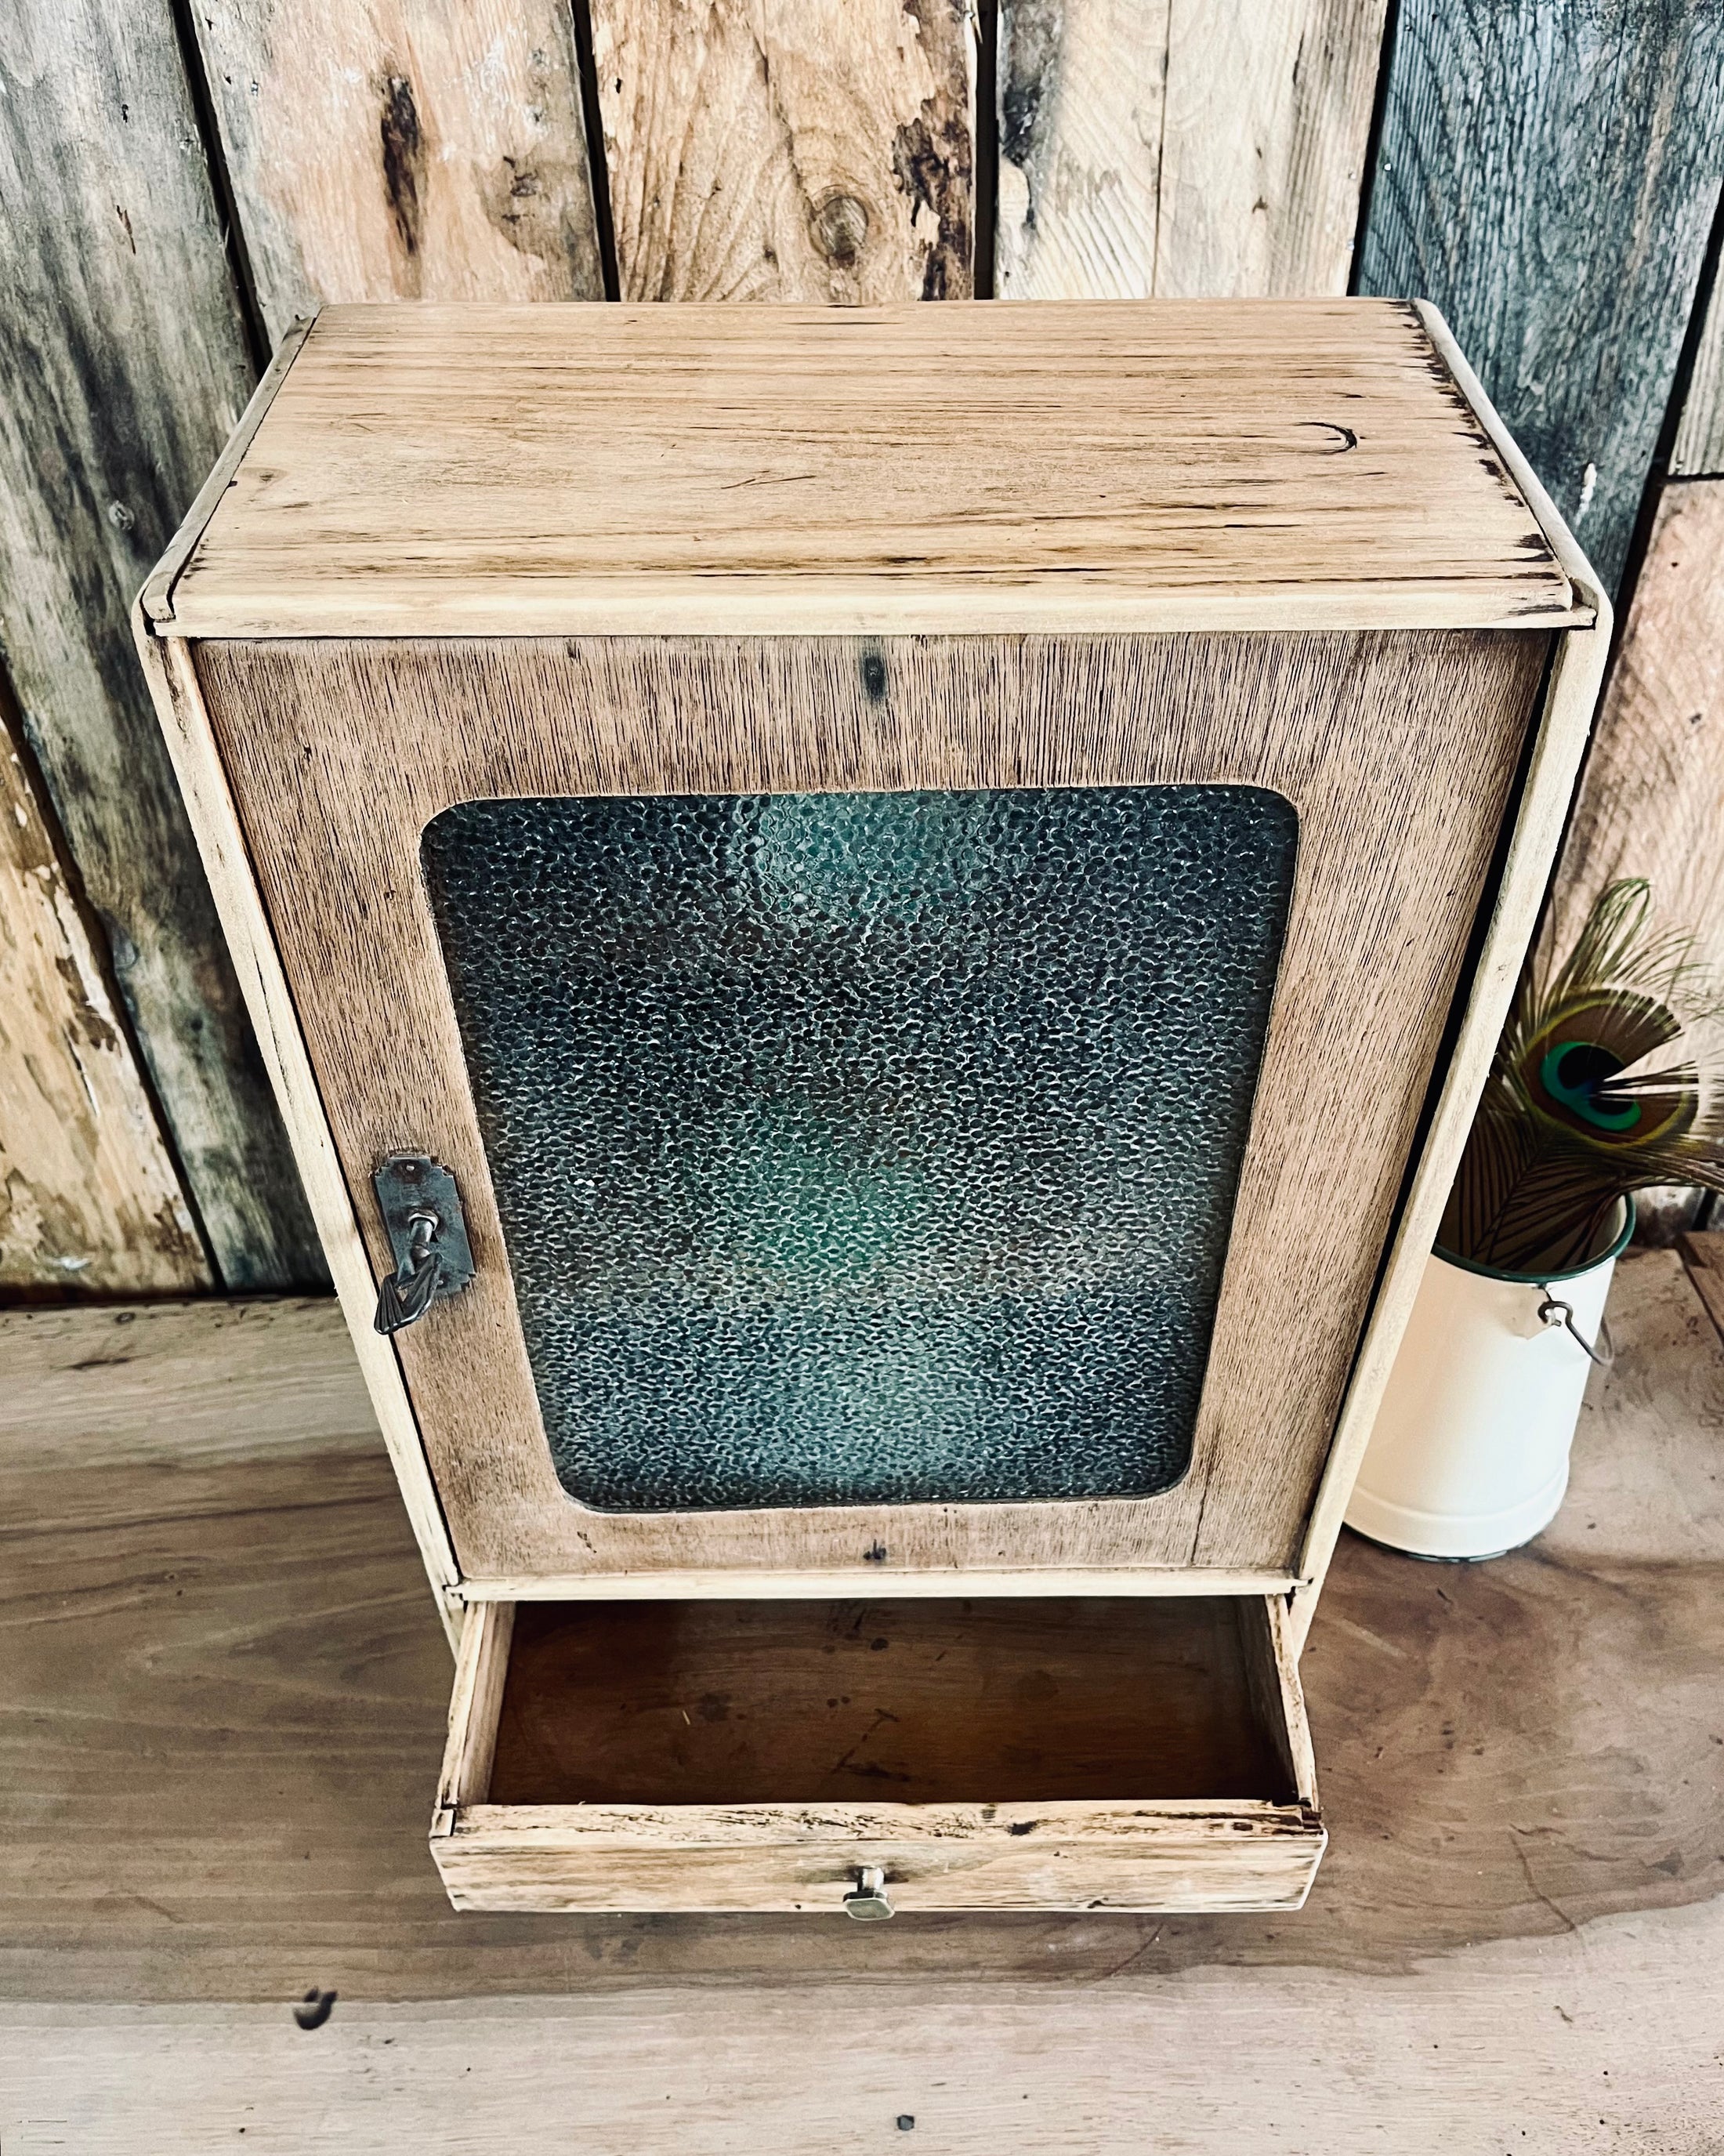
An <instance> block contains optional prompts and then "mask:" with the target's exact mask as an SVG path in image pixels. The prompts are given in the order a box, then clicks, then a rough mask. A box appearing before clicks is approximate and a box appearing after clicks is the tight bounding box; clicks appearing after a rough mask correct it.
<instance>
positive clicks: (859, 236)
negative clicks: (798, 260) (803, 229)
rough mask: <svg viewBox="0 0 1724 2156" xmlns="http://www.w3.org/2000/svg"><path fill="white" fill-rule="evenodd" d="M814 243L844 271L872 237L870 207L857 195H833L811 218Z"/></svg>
mask: <svg viewBox="0 0 1724 2156" xmlns="http://www.w3.org/2000/svg"><path fill="white" fill-rule="evenodd" d="M809 228H810V229H811V231H812V232H813V239H814V244H815V246H816V247H818V249H819V250H820V252H821V253H822V254H824V256H825V257H826V259H827V260H828V261H829V262H830V263H832V264H834V265H835V266H836V267H837V268H839V269H850V268H852V267H853V266H854V263H855V260H856V258H857V256H858V255H859V254H860V253H861V252H862V246H863V243H864V241H865V239H867V237H868V208H867V205H866V203H859V202H858V201H857V199H856V198H855V197H854V195H846V194H829V195H828V196H826V198H824V200H823V201H821V202H819V203H817V204H816V205H815V207H814V211H813V215H812V217H811V218H809Z"/></svg>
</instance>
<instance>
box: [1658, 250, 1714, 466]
mask: <svg viewBox="0 0 1724 2156" xmlns="http://www.w3.org/2000/svg"><path fill="white" fill-rule="evenodd" d="M1670 473H1671V475H1672V477H1674V478H1683V479H1686V478H1699V477H1701V475H1712V474H1717V473H1724V277H1721V278H1720V279H1719V280H1718V281H1717V283H1716V285H1713V287H1712V298H1711V305H1709V306H1708V307H1707V309H1706V321H1705V323H1704V325H1703V326H1702V327H1701V333H1700V345H1699V348H1698V350H1697V351H1696V353H1695V355H1694V372H1693V373H1692V374H1691V376H1690V377H1689V379H1688V394H1687V396H1686V398H1684V399H1683V402H1682V417H1681V419H1680V423H1678V425H1677V428H1676V439H1675V444H1674V446H1673V447H1672V449H1671V451H1670Z"/></svg>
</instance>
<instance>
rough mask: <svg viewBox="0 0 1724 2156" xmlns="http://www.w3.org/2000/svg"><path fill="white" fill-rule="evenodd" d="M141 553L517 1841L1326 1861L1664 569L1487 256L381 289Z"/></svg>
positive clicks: (669, 1885) (162, 654) (504, 1854)
mask: <svg viewBox="0 0 1724 2156" xmlns="http://www.w3.org/2000/svg"><path fill="white" fill-rule="evenodd" d="M136 626H137V631H138V640H139V645H140V649H141V652H142V654H143V658H144V662H145V665H146V670H147V671H148V673H149V675H150V679H151V685H152V688H153V690H154V693H155V695H156V701H157V705H158V708H159V710H160V711H161V715H162V723H163V726H164V727H165V729H166V731H167V737H168V740H169V743H170V746H171V747H172V752H173V755H174V758H175V762H176V766H177V770H178V772H179V774H180V778H181V782H182V787H183V788H184V792H185V795H186V799H187V807H188V809H189V812H190V814H191V816H192V822H193V824H194V826H195V828H196V829H197V832H198V839H199V844H200V845H201V847H202V849H203V856H204V860H205V861H206V863H207V865H208V870H209V873H210V877H211V880H212V883H213V886H214V889H215V892H216V896H217V901H218V905H219V906H220V908H221V911H222V916H223V921H224V924H225V927H226V929H227V932H228V937H229V939H230V941H231V942H232V944H233V950H234V954H235V957H236V960H237V962H238V963H239V970H240V974H241V978H242V981H243V983H244V988H245V992H246V994H247V997H248V999H249V1005H250V1009H251V1012H252V1016H253V1018H254V1022H255V1024H256V1027H257V1030H258V1034H259V1040H260V1043H261V1045H262V1047H263V1050H264V1056H265V1058H266V1060H267V1061H268V1062H269V1067H270V1070H271V1074H272V1076H273V1079H274V1081H275V1086H276V1089H277V1091H278V1094H279V1096H280V1101H281V1105H282V1108H283V1111H284V1114H285V1117H286V1119H287V1122H288V1125H289V1127H290V1132H291V1133H292V1137H293V1140H294V1143H295V1149H296V1154H297V1158H298V1159H299V1162H300V1168H301V1170H302V1173H303V1174H304V1176H305V1183H306V1188H307V1190H308V1193H310V1199H311V1203H312V1205H313V1208H314V1210H315V1212H316V1217H317V1220H318V1224H319V1227H320V1229H321V1234H322V1236H323V1240H324V1242H325V1245H326V1249H327V1250H328V1253H329V1259H330V1264H331V1270H332V1271H333V1273H334V1276H335V1279H336V1286H337V1289H338V1291H339V1292H340V1294H341V1299H342V1302H343V1305H344V1307H345V1309H346V1314H347V1317H348V1319H349V1322H350V1324H351V1328H352V1332H353V1337H354V1341H355V1344H356V1347H357V1351H358V1353H359V1356H360V1359H361V1362H362V1364H363V1366H364V1368H365V1372H366V1376H367V1382H368V1383H369V1385H370V1387H371V1391H372V1398H373V1399H374V1401H375V1403H376V1405H377V1414H378V1419H379V1421H380V1423H381V1424H382V1430H383V1433H384V1436H385V1439H386V1440H387V1443H388V1445H389V1447H390V1450H391V1453H392V1455H393V1460H394V1462H395V1465H396V1468H397V1471H398V1475H399V1476H400V1480H401V1484H402V1489H403V1496H404V1497H405V1500H406V1503H407V1506H408V1511H409V1512H410V1514H411V1516H412V1518H413V1526H414V1528H415V1531H416V1532H417V1534H418V1538H419V1542H420V1545H421V1548H422V1549H423V1553H424V1556H425V1560H426V1564H427V1568H428V1572H429V1573H430V1577H431V1580H432V1584H433V1586H434V1590H435V1592H436V1594H437V1598H438V1603H439V1609H440V1610H441V1611H442V1613H443V1615H444V1620H445V1622H446V1623H447V1625H449V1630H450V1635H451V1638H452V1640H454V1641H455V1642H456V1643H457V1646H458V1662H457V1675H456V1681H455V1692H454V1704H453V1707H452V1711H451V1719H450V1737H449V1753H448V1758H447V1760H446V1762H445V1767H444V1778H443V1784H442V1787H441V1789H440V1790H439V1794H438V1798H437V1803H436V1808H435V1813H434V1825H433V1830H432V1849H433V1851H434V1855H435V1856H436V1860H437V1862H438V1864H439V1867H440V1868H441V1871H442V1872H443V1876H444V1880H445V1881H446V1883H447V1885H448V1887H449V1892H450V1894H451V1897H453V1899H454V1901H455V1902H456V1903H457V1904H458V1905H459V1906H461V1907H493V1908H564V1909H643V1910H666V1909H679V1908H711V1909H804V1908H805V1909H819V1908H826V1909H829V1910H834V1911H836V1910H839V1909H841V1908H848V1909H849V1912H850V1913H851V1914H853V1915H857V1916H880V1915H885V1914H887V1913H890V1911H891V1910H892V1909H893V1908H895V1907H901V1908H905V1909H916V1908H959V1907H974V1908H1013V1907H1035V1908H1073V1909H1077V1908H1095V1907H1106V1908H1168V1909H1175V1908H1178V1909H1190V1908H1250V1907H1292V1906H1296V1905H1297V1904H1298V1902H1300V1901H1301V1899H1302V1898H1303V1897H1304V1895H1305V1892H1306V1890H1307V1888H1308V1886H1309V1884H1310V1881H1311V1876H1312V1874H1313V1872H1314V1871H1315V1868H1316V1863H1317V1860H1318V1858H1319V1856H1320V1855H1321V1850H1322V1846H1323V1838H1324V1836H1323V1828H1322V1825H1321V1819H1320V1816H1319V1814H1318V1811H1317V1808H1316V1779H1315V1773H1314V1768H1313V1764H1312V1759H1311V1743H1310V1738H1309V1735H1308V1732H1307V1731H1306V1722H1305V1713H1304V1707H1303V1704H1302V1701H1301V1694H1300V1688H1299V1677H1298V1668H1297V1660H1298V1645H1299V1642H1300V1641H1301V1639H1302V1638H1303V1636H1304V1633H1305V1630H1306V1627H1307V1625H1309V1622H1310V1619H1311V1607H1312V1604H1313V1602H1314V1600H1315V1598H1316V1594H1317V1591H1318V1589H1319V1587H1320V1585H1321V1578H1322V1574H1323V1571H1324V1568H1325V1567H1326V1563H1327V1562H1328V1558H1329V1554H1330V1552H1331V1548H1332V1546H1333V1543H1334V1540H1335V1537H1336V1535H1337V1532H1338V1529H1339V1523H1340V1518H1341V1514H1342V1507H1343V1506H1344V1504H1345V1501H1346V1497H1347V1487H1348V1484H1349V1481H1350V1479H1351V1477H1352V1473H1353V1471H1354V1468H1355V1466H1356V1465H1357V1460H1358V1457H1359V1455H1360V1453H1361V1451H1362V1447H1363V1445H1364V1441H1365V1439H1366V1437H1367V1435H1368V1431H1369V1426H1370V1420H1371V1415H1372V1412H1373V1405H1374V1403H1375V1400H1376V1399H1377V1396H1378V1391H1379V1389H1380V1388H1381V1385H1382V1383H1383V1379H1384V1378H1385V1376H1386V1374H1387V1370H1388V1363H1389V1361H1390V1360H1391V1358H1392V1357H1393V1351H1394V1347H1395V1344H1396V1342H1397V1339H1398V1334H1399V1330H1400V1327H1401V1326H1402V1324H1403V1322H1404V1318H1405V1316H1406V1312H1407V1310H1408V1305H1409V1302H1410V1299H1411V1296H1412V1294H1413V1292H1414V1288H1415V1287H1416V1285H1417V1279H1418V1274H1419V1265H1420V1262H1421V1258H1422V1254H1423V1252H1424V1250H1426V1249H1428V1247H1429V1243H1430V1240H1431V1238H1432V1235H1433V1232H1434V1226H1435V1221H1436V1218H1437V1215H1438V1214H1439V1210H1440V1208H1441V1205H1442V1202H1443V1199H1444V1195H1445V1193H1446V1189H1447V1185H1448V1182H1449V1178H1450V1176H1451V1174H1452V1173H1453V1169H1454V1165H1455V1159H1456V1158H1457V1155H1458V1152H1459V1149H1460V1144H1461V1142H1462V1140H1463V1138H1464V1137H1465V1130H1466V1127H1467V1123H1468V1120H1469V1117H1470V1113H1471V1110H1472V1106H1473V1105H1474V1102H1475V1099H1476V1096H1477V1094H1478V1091H1479V1088H1480V1084H1481V1082H1482V1079H1483V1075H1484V1071H1485V1065H1486V1062H1487V1060H1488V1057H1489V1054H1490V1050H1491V1045H1492V1043H1493V1041H1494V1039H1495V1036H1496V1030H1497V1029H1498V1027H1499V1025H1500V1024H1501V1018H1502V1015H1503V1012H1504V1009H1505V1008H1506V1002H1507V998H1508V995H1509V993H1510V990H1511V986H1512V983H1513V980H1514V978H1515V975H1516V972H1517V970H1518V968H1519V964H1520V962H1521V957H1522V954H1523V952H1524V949H1525V947H1526V942H1527V940H1528V937H1529V936H1530V933H1531V930H1532V923H1533V921H1534V919H1535V917H1536V915H1537V909H1538V906H1539V903H1540V900H1541V897H1542V891H1543V886H1544V882H1545V879H1546V876H1547V872H1548V869H1549V865H1550V861H1551V858H1552V852H1553V850H1554V847H1555V844H1556V839H1557V834H1558V831H1559V829H1560V827H1561V823H1562V817H1563V815H1564V813H1565V811H1566V808H1567V806H1568V798H1569V795H1570V793H1571V790H1572V787H1573V779H1574V774H1575V771H1576V767H1577V764H1578V757H1579V755H1580V752H1581V749H1582V747H1583V742H1584V740H1585V736H1586V731H1587V726H1588V721H1589V719H1590V715H1591V710H1592V706H1593V700H1594V697H1595V696H1596V692H1597V689H1598V680H1599V677H1600V674H1601V671H1602V661H1603V652H1604V649H1605V647H1606V645H1607V644H1608V641H1609V609H1608V606H1607V604H1606V602H1605V600H1604V598H1603V595H1602V594H1601V593H1600V592H1599V590H1598V586H1597V583H1596V581H1595V579H1594V578H1593V576H1592V574H1591V572H1590V571H1589V570H1588V567H1587V566H1586V563H1585V562H1584V560H1583V558H1582V557H1581V556H1580V555H1579V553H1578V551H1577V549H1576V548H1575V547H1574V545H1573V541H1572V540H1571V539H1570V537H1569V536H1568V533H1567V532H1566V531H1564V529H1563V527H1562V524H1561V522H1560V520H1559V519H1558V518H1557V516H1556V514H1555V511H1553V510H1552V507H1551V505H1550V503H1549V501H1548V500H1547V497H1546V496H1545V495H1544V494H1543V492H1542V490H1541V489H1540V488H1539V487H1538V485H1537V481H1536V480H1534V479H1533V478H1532V475H1531V474H1530V472H1529V471H1528V470H1527V469H1526V465H1525V464H1524V462H1523V461H1522V460H1521V458H1520V457H1519V456H1518V454H1517V453H1516V450H1515V449H1514V447H1513V444H1511V443H1510V442H1509V441H1508V440H1507V439H1506V437H1505V436H1504V434H1503V433H1502V430H1501V427H1500V425H1499V423H1498V422H1497V421H1496V418H1495V415H1494V414H1493V413H1491V409H1490V407H1489V405H1488V403H1486V401H1485V398H1484V396H1483V394H1482V393H1481V392H1480V389H1479V387H1478V385H1477V383H1476V382H1475V381H1474V379H1473V377H1471V375H1470V373H1469V372H1468V371H1467V369H1466V367H1465V362H1464V361H1463V360H1462V358H1461V357H1460V354H1459V353H1457V352H1455V350H1454V348H1453V346H1452V344H1451V342H1450V341H1449V338H1448V336H1447V333H1446V331H1444V328H1443V326H1442V324H1441V322H1440V321H1439V319H1438V318H1437V317H1436V316H1434V313H1432V312H1431V311H1429V309H1426V308H1424V307H1421V306H1418V305H1401V304H1397V303H1392V302H1384V301H1374V300H1359V301H1323V302H1299V303H1294V302H1287V303H1280V302H1275V303H1268V302H1260V303H1232V302H1226V303H1223V302H1217V303H1213V304H1197V303H1189V304H1188V303H1164V302H1146V303H1142V304H1138V305H1114V304H1106V305H1075V306H1053V305H1048V306H1041V305H961V304H954V305H941V306H922V307H902V308H886V309H880V310H859V311H819V310H808V309H801V308H768V307H758V308H754V307H736V308H731V309H726V308H711V307H702V306H685V307H669V306H667V307H661V308H654V307H626V306H602V305H589V306H541V307H530V308H515V309H496V308H490V307H478V306H471V307H455V306H417V305H400V306H389V307H355V308H333V309H330V310H328V311H326V312H325V313H323V314H322V315H321V316H319V317H318V318H317V319H316V321H315V322H313V323H310V324H309V325H304V326H301V327H300V329H299V330H297V331H295V333H294V335H293V336H290V338H289V340H288V341H287V342H286V344H285V346H284V348H283V350H282V352H281V353H280V356H279V357H278V358H277V360H276V362H275V366H274V367H273V368H272V369H271V371H270V373H269V377H268V378H267V379H266V381H265V382H264V385H263V387H262V388H260V390H259V393H258V396H257V398H256V399H255V400H254V403H253V405H252V407H251V408H250V409H249V411H248V413H247V414H246V415H245V418H244V421H243V422H242V423H241V426H240V428H239V430H238V432H237V434H236V435H235V437H234V439H233V443H232V444H230V446H229V449H228V452H227V454H226V455H225V456H224V458H223V461H222V464H221V465H220V466H219V467H218V470H217V471H216V473H215V474H214V475H213V477H212V479H211V481H210V484H209V485H208V487H207V488H206V489H205V490H204V493H203V495H201V496H200V498H199V500H198V503H197V505H196V506H194V508H193V510H192V514H191V516H190V517H189V518H188V519H187V523H186V526H185V527H184V528H183V530H182V532H181V533H180V535H179V536H178V538H177V540H176V542H175V544H174V547H172V550H171V551H170V552H169V554H168V555H167V557H166V558H165V559H164V561H163V562H162V565H161V567H160V568H159V569H158V570H157V572H156V574H155V576H154V577H152V578H151V582H150V583H149V584H148V585H147V586H146V588H145V590H144V592H143V593H142V594H141V598H140V601H139V604H138V609H137V615H136Z"/></svg>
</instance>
